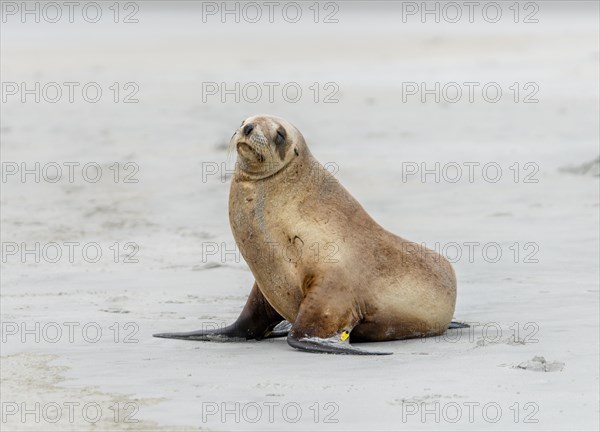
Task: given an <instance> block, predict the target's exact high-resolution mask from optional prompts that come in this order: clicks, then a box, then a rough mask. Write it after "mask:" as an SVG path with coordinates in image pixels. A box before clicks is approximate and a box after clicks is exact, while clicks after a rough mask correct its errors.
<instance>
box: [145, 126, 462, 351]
mask: <svg viewBox="0 0 600 432" xmlns="http://www.w3.org/2000/svg"><path fill="white" fill-rule="evenodd" d="M230 146H231V147H233V146H235V149H236V150H237V155H238V161H237V163H236V170H235V174H234V176H233V178H232V180H231V189H230V194H229V222H230V225H231V229H232V231H233V235H234V238H235V241H236V243H237V245H238V247H239V249H240V251H241V253H242V256H243V257H244V259H245V260H246V262H247V263H248V265H249V267H250V270H251V271H252V274H253V275H254V278H255V283H254V286H253V287H252V290H251V292H250V296H249V298H248V301H247V302H246V305H245V307H244V309H243V311H242V313H241V315H240V316H239V318H238V319H237V321H236V322H235V323H234V324H232V325H230V326H227V327H224V328H221V329H217V330H199V331H194V332H189V333H163V334H157V335H154V336H156V337H163V338H175V339H187V340H240V339H241V340H247V339H262V338H266V337H278V336H285V335H287V341H288V343H289V344H290V345H291V346H292V347H294V348H298V349H300V350H305V351H312V352H325V353H336V354H391V353H381V352H371V351H364V350H361V349H359V348H356V347H353V346H352V345H350V340H352V341H353V342H354V341H389V340H397V339H406V338H412V337H419V336H433V335H438V334H441V333H443V332H444V331H445V330H446V329H447V328H448V325H449V324H452V325H453V327H452V328H455V327H462V326H463V325H461V324H460V323H451V319H452V316H453V313H454V307H455V303H456V277H455V275H454V271H453V269H452V266H451V265H450V263H449V262H448V261H447V260H446V259H445V258H444V257H442V256H441V255H439V254H437V253H436V252H434V251H432V250H429V249H426V248H425V247H423V246H421V245H419V244H416V243H412V242H410V241H408V240H405V239H403V238H401V237H398V236H396V235H394V234H392V233H391V232H389V231H386V230H385V229H384V228H382V227H381V226H380V225H379V224H378V223H377V222H375V221H374V220H373V219H372V218H371V217H370V216H369V215H368V214H367V212H366V211H365V210H364V209H363V207H362V206H361V205H360V204H359V203H358V202H357V201H356V200H355V199H354V198H353V197H352V195H350V193H349V192H348V191H347V190H346V189H344V187H343V186H342V185H341V184H340V183H339V182H338V181H337V179H335V177H334V176H333V175H332V174H331V173H330V172H329V171H328V170H327V169H325V168H324V167H323V166H322V165H320V164H319V163H318V162H317V161H316V159H315V158H314V157H313V156H312V154H311V153H310V151H309V149H308V146H307V145H306V142H305V140H304V137H303V136H302V134H301V133H300V131H298V129H296V128H295V127H294V126H292V125H291V124H290V123H288V122H287V121H286V120H284V119H282V118H278V117H274V116H268V115H259V116H254V117H250V118H248V119H246V120H244V122H242V124H241V126H240V127H239V128H238V129H237V131H236V132H235V133H234V135H233V137H232V138H231V143H230ZM290 323H291V324H290ZM290 327H291V328H290ZM288 330H289V331H288Z"/></svg>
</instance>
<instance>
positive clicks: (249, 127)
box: [243, 123, 254, 136]
mask: <svg viewBox="0 0 600 432" xmlns="http://www.w3.org/2000/svg"><path fill="white" fill-rule="evenodd" d="M253 130H254V125H253V124H252V123H248V124H247V125H246V126H244V129H243V132H244V135H246V136H248V135H250V134H251V133H252V131H253Z"/></svg>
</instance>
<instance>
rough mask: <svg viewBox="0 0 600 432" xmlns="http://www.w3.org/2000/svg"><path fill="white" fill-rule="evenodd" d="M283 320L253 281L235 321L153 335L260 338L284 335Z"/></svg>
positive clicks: (200, 338)
mask: <svg viewBox="0 0 600 432" xmlns="http://www.w3.org/2000/svg"><path fill="white" fill-rule="evenodd" d="M282 321H284V319H283V317H282V316H281V315H279V313H277V311H276V310H275V309H273V307H272V306H271V305H270V304H269V302H268V301H267V299H265V297H264V296H263V295H262V293H261V292H260V289H259V288H258V285H257V284H256V282H255V283H254V286H253V287H252V291H250V295H249V296H248V301H247V302H246V305H245V306H244V309H243V310H242V313H241V314H240V316H239V318H238V319H237V320H236V322H235V323H233V324H231V325H229V326H227V327H223V328H219V329H203V330H197V331H192V332H184V333H158V334H155V335H153V336H154V337H158V338H168V339H183V340H194V341H214V342H239V341H245V340H249V339H257V340H260V339H263V338H266V337H280V336H285V335H286V334H287V331H288V330H286V329H285V326H284V325H283V323H282ZM280 324H281V325H280ZM278 327H279V329H278ZM283 331H285V333H283Z"/></svg>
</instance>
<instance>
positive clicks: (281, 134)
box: [275, 129, 285, 145]
mask: <svg viewBox="0 0 600 432" xmlns="http://www.w3.org/2000/svg"><path fill="white" fill-rule="evenodd" d="M284 142H285V129H277V136H276V137H275V144H277V145H281V144H283V143H284Z"/></svg>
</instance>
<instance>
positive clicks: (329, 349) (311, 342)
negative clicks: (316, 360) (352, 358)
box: [287, 336, 393, 355]
mask: <svg viewBox="0 0 600 432" xmlns="http://www.w3.org/2000/svg"><path fill="white" fill-rule="evenodd" d="M287 341H288V344H289V345H290V346H291V347H294V348H297V349H299V350H301V351H307V352H314V353H325V354H350V355H390V354H393V353H391V352H378V351H365V350H361V349H358V348H355V347H353V346H352V345H350V344H349V343H347V342H342V340H341V337H339V338H338V337H336V336H333V337H330V338H328V339H322V338H318V337H301V338H298V339H296V338H294V337H290V336H288V339H287Z"/></svg>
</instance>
